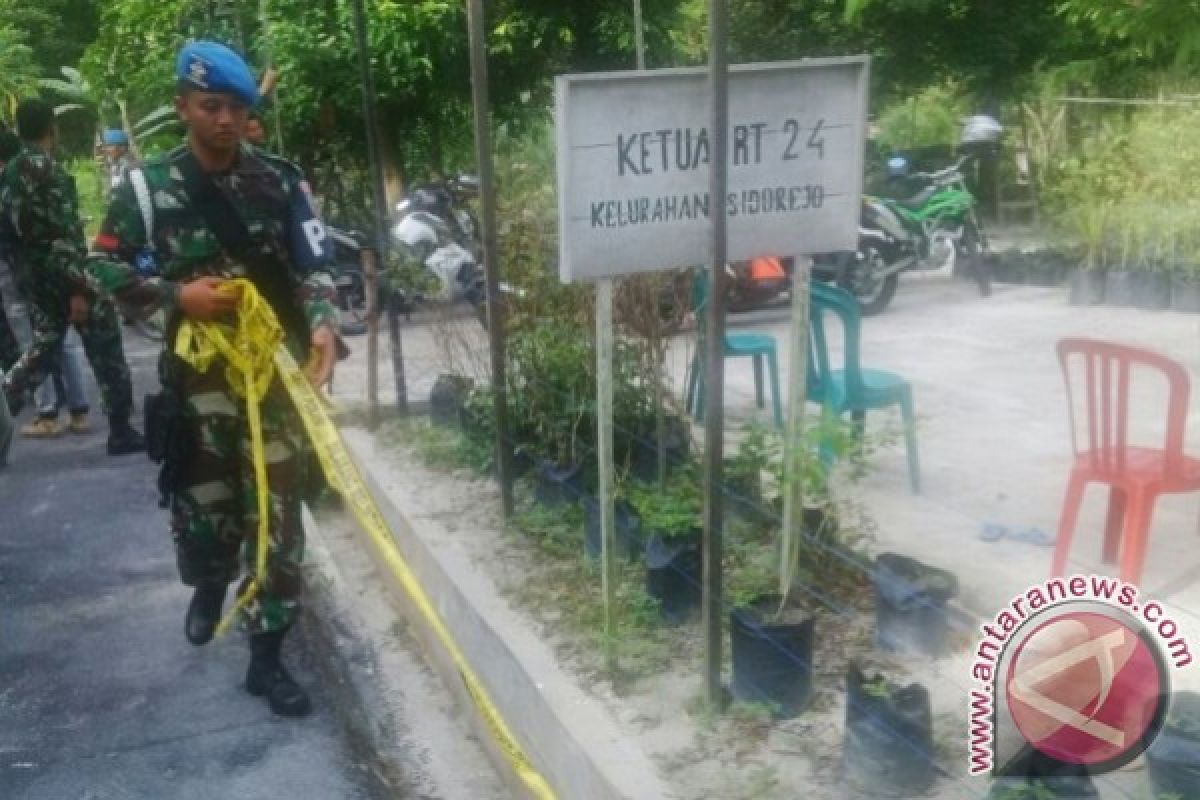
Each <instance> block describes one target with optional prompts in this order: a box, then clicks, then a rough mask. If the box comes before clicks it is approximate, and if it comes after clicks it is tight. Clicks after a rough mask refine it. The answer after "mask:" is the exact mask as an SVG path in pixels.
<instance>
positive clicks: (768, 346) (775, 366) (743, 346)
mask: <svg viewBox="0 0 1200 800" xmlns="http://www.w3.org/2000/svg"><path fill="white" fill-rule="evenodd" d="M708 294H709V292H708V273H707V271H705V270H701V271H700V273H699V274H698V275H697V276H696V278H695V280H694V281H693V282H692V309H693V310H694V311H695V312H696V324H697V326H698V327H699V329H700V346H698V347H697V348H696V355H695V357H694V358H693V359H692V367H691V369H690V370H689V372H688V381H687V393H686V395H685V397H684V404H685V406H686V407H687V409H688V411H690V412H691V413H692V414H693V415H694V416H695V417H696V419H697V420H698V421H702V420H703V419H704V399H705V398H704V352H705V349H706V348H705V346H704V342H705V341H706V337H705V331H704V313H703V312H704V309H705V308H706V307H707V306H708ZM725 358H751V359H753V360H754V361H753V363H754V399H755V401H756V402H757V404H758V407H759V408H766V398H765V397H764V395H763V368H764V362H765V367H766V371H767V375H768V377H769V378H770V380H771V406H772V410H773V411H774V413H775V424H776V425H777V426H778V427H780V428H782V427H783V401H782V399H781V398H780V394H779V357H778V355H777V348H776V346H775V337H774V336H771V335H770V334H766V333H726V334H725Z"/></svg>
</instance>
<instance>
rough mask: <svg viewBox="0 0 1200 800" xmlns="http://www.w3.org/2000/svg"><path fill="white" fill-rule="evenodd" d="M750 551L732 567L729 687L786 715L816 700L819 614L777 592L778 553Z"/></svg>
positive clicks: (745, 698) (781, 716)
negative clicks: (814, 658)
mask: <svg viewBox="0 0 1200 800" xmlns="http://www.w3.org/2000/svg"><path fill="white" fill-rule="evenodd" d="M726 541H727V542H728V539H727V540H726ZM732 547H733V549H734V551H735V553H734V555H735V557H736V556H737V553H736V550H737V546H736V545H732ZM748 549H751V555H750V556H749V557H748V558H745V559H744V560H743V561H742V563H740V564H738V565H737V567H738V568H736V569H731V570H729V599H730V602H731V603H732V604H733V611H732V612H731V613H730V615H729V637H730V650H731V658H732V661H733V685H732V687H731V688H732V691H733V696H734V697H735V698H736V699H738V700H741V701H743V702H748V703H756V704H762V705H765V706H767V707H768V708H770V709H771V713H772V715H773V716H774V717H775V718H776V719H788V718H791V717H795V716H797V715H798V714H800V713H801V712H802V711H804V710H805V709H806V708H808V706H809V704H810V703H811V702H812V697H813V648H814V646H815V637H816V617H815V616H814V615H813V614H812V613H810V612H809V611H808V610H806V609H804V608H803V607H802V606H801V605H800V604H799V603H797V602H795V598H794V597H790V598H787V599H785V598H783V597H782V595H780V594H779V592H778V587H779V564H778V561H779V555H778V553H777V552H776V551H775V550H774V549H773V548H769V547H761V546H760V547H758V548H748Z"/></svg>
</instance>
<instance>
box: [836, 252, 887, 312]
mask: <svg viewBox="0 0 1200 800" xmlns="http://www.w3.org/2000/svg"><path fill="white" fill-rule="evenodd" d="M885 266H887V259H885V258H884V257H883V254H882V253H880V252H879V250H878V249H877V248H876V247H874V246H873V245H867V246H866V247H864V248H863V251H862V259H861V260H856V263H853V264H850V265H848V266H847V268H846V269H844V270H843V271H842V277H841V280H840V281H839V282H838V283H839V284H840V286H841V288H843V289H845V290H846V291H848V292H850V294H852V295H854V299H856V300H858V305H859V308H860V309H861V311H862V315H863V316H864V317H873V316H875V315H877V314H882V313H883V312H884V311H885V310H886V309H887V307H888V306H889V305H891V303H892V298H893V297H895V296H896V286H897V285H898V284H899V283H900V275H899V274H898V273H892V274H891V275H888V276H887V277H885V278H880V277H878V276H879V272H880V271H881V270H882V269H883V268H884V267H885Z"/></svg>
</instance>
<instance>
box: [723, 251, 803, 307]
mask: <svg viewBox="0 0 1200 800" xmlns="http://www.w3.org/2000/svg"><path fill="white" fill-rule="evenodd" d="M792 263H793V259H784V258H775V257H774V256H760V257H759V258H755V259H753V260H751V261H740V262H737V263H735V264H729V265H726V267H725V274H726V275H727V276H728V287H729V294H728V300H727V303H728V308H729V310H730V311H732V312H735V313H736V312H739V311H753V310H755V309H759V308H763V307H764V306H767V305H770V304H771V303H772V302H774V301H775V300H777V299H779V298H780V297H782V296H783V295H784V294H786V293H788V292H790V291H791V288H792V277H791V273H792Z"/></svg>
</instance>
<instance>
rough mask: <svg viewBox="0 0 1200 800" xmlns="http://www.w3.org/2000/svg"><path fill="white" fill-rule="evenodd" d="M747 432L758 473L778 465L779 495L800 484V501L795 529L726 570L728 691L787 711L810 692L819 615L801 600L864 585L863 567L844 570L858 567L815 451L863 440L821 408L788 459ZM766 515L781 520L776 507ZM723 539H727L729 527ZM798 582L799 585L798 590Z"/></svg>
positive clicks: (735, 547) (733, 546) (801, 704)
mask: <svg viewBox="0 0 1200 800" xmlns="http://www.w3.org/2000/svg"><path fill="white" fill-rule="evenodd" d="M747 439H748V440H749V441H750V445H749V446H748V448H747V451H746V455H747V460H749V456H750V454H752V453H753V454H756V455H755V459H754V460H755V463H756V464H759V466H757V468H756V473H755V474H756V475H758V476H759V479H760V480H761V473H762V471H763V468H764V466H765V467H767V468H769V469H770V470H771V471H772V472H774V473H775V477H776V480H775V486H776V487H777V488H778V489H779V490H780V492H781V496H787V495H790V494H791V489H792V488H794V487H796V486H799V487H800V496H801V502H803V504H804V509H803V513H802V514H801V515H800V519H799V528H800V529H799V530H798V531H793V530H788V529H787V528H786V527H780V528H779V530H780V531H781V533H780V535H779V536H778V540H777V541H776V542H774V543H773V544H774V546H768V547H763V546H762V545H761V544H760V545H759V546H758V548H757V549H755V548H753V547H751V548H750V551H751V552H752V553H756V555H753V556H752V557H750V558H743V559H742V562H743V563H742V564H740V567H741V568H740V569H731V570H729V572H730V587H731V588H730V591H731V598H732V600H733V602H734V606H735V607H734V610H733V612H732V613H731V614H730V620H729V624H730V637H731V642H732V646H731V650H732V659H733V694H734V696H735V697H737V698H738V699H741V700H746V701H750V702H757V703H766V704H767V705H769V706H770V707H771V709H772V710H773V712H774V714H775V715H776V716H777V717H790V716H795V715H796V714H799V713H800V712H801V711H803V710H804V709H805V708H806V707H807V706H808V704H809V702H810V701H811V699H812V669H813V648H814V640H815V625H816V622H815V617H814V616H813V614H812V612H811V610H810V609H809V608H807V607H806V604H807V601H808V599H809V598H811V597H813V596H817V597H824V598H835V599H836V600H837V601H839V602H843V601H844V602H853V601H845V600H844V598H843V597H842V595H843V594H844V593H856V592H857V591H859V590H860V589H861V574H862V573H861V572H859V573H858V574H857V575H855V576H851V575H849V573H852V572H856V569H855V565H857V563H858V562H857V559H856V556H855V555H854V554H853V548H852V546H851V545H850V544H848V540H851V541H852V534H850V532H849V530H848V529H847V530H845V531H843V530H842V529H841V528H840V526H839V514H838V513H837V512H836V511H835V506H834V502H833V499H832V497H831V494H830V490H829V484H828V477H829V476H828V472H827V468H826V466H825V462H823V461H822V460H821V458H820V457H819V455H818V453H819V451H820V450H821V449H822V448H832V450H834V451H837V452H838V453H839V454H842V455H844V454H845V453H846V452H847V451H849V450H850V449H852V448H857V447H859V445H860V442H859V439H858V437H857V436H856V434H855V432H854V431H853V429H852V427H851V426H850V425H847V424H845V423H842V422H840V421H838V420H836V419H833V418H831V417H827V416H824V415H823V416H822V417H821V423H820V424H814V425H811V426H807V427H806V436H805V440H804V442H803V445H802V446H801V447H799V448H796V449H795V450H793V451H789V454H788V455H789V456H790V458H788V459H785V458H783V457H781V456H782V453H780V452H779V448H773V447H771V444H772V442H771V440H769V439H768V440H764V441H758V440H757V439H756V438H755V439H751V438H750V437H747ZM762 461H766V462H767V463H766V464H762V463H761V462H762ZM788 461H790V462H791V463H790V464H789V463H787V462H788ZM794 501H795V498H794V496H793V498H792V502H794ZM767 505H768V506H770V507H772V508H775V509H779V508H781V506H782V502H780V500H778V499H777V500H776V501H775V502H772V503H767ZM770 518H771V519H772V520H778V519H779V516H778V511H775V512H774V513H773V514H772V515H771V517H770ZM749 530H750V531H754V530H756V526H753V525H751V526H749ZM726 541H727V542H730V537H729V536H728V535H727V537H726ZM739 544H740V543H739V542H737V541H733V542H730V545H729V549H730V550H732V552H733V554H734V556H735V557H736V556H737V555H738V554H739V550H743V551H744V550H745V549H746V547H745V545H741V546H740V547H739ZM772 578H773V579H774V580H773V583H774V585H773V586H772ZM798 586H799V587H802V590H797V587H798ZM847 589H848V590H849V592H847Z"/></svg>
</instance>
